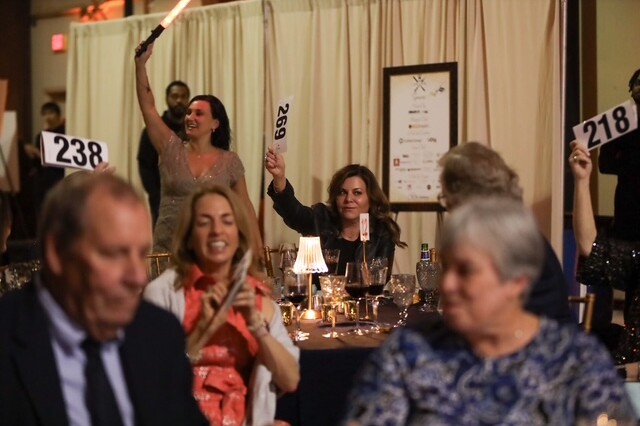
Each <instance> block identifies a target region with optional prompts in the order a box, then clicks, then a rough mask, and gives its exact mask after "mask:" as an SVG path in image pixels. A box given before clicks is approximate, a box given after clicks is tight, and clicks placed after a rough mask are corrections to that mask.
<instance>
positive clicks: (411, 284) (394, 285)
mask: <svg viewBox="0 0 640 426" xmlns="http://www.w3.org/2000/svg"><path fill="white" fill-rule="evenodd" d="M389 287H390V289H391V296H393V302H394V303H395V304H396V306H398V307H399V308H400V309H401V310H400V313H399V314H398V316H399V318H398V322H397V323H396V324H395V326H394V327H404V326H405V325H407V316H408V313H409V306H411V302H413V294H414V293H415V291H416V277H415V275H412V274H393V275H391V280H389Z"/></svg>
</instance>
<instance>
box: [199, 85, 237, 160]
mask: <svg viewBox="0 0 640 426" xmlns="http://www.w3.org/2000/svg"><path fill="white" fill-rule="evenodd" d="M195 101H206V102H208V103H209V106H210V107H211V115H212V116H213V118H215V119H216V120H218V121H219V122H220V126H219V127H218V128H217V129H216V131H215V132H212V133H211V145H213V146H215V147H216V148H220V149H224V150H226V151H228V150H229V147H230V146H231V126H230V125H229V116H228V115H227V110H226V109H224V105H223V104H222V102H221V101H220V99H218V98H216V97H215V96H213V95H197V96H194V97H193V98H191V100H190V101H189V105H191V103H193V102H195Z"/></svg>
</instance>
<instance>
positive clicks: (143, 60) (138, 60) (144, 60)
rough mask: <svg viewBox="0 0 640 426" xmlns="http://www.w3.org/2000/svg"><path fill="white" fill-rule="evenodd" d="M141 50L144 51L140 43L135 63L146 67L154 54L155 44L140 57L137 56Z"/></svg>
mask: <svg viewBox="0 0 640 426" xmlns="http://www.w3.org/2000/svg"><path fill="white" fill-rule="evenodd" d="M140 49H142V43H140V44H139V45H138V46H137V47H136V55H135V61H136V63H137V64H140V65H144V64H146V63H147V61H148V60H149V58H150V57H151V54H152V53H153V43H151V44H149V45H148V46H147V49H146V50H145V51H144V52H142V54H141V55H140V56H137V55H138V52H139V51H140Z"/></svg>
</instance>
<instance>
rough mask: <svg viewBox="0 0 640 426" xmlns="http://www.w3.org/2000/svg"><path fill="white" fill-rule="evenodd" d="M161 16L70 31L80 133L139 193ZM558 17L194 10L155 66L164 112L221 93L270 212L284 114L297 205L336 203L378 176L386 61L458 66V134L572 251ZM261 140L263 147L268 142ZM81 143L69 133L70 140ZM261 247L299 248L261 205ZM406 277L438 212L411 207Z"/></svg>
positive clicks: (318, 1) (550, 0) (324, 7)
mask: <svg viewBox="0 0 640 426" xmlns="http://www.w3.org/2000/svg"><path fill="white" fill-rule="evenodd" d="M160 19H161V16H145V17H142V18H140V17H134V18H128V19H125V20H123V21H118V22H107V23H104V24H92V25H76V26H73V27H72V31H71V36H70V50H69V56H70V62H69V84H68V88H69V91H68V94H69V100H68V104H69V113H68V115H69V132H70V133H71V132H75V134H77V135H80V136H91V137H94V138H96V139H99V140H103V141H105V142H108V143H109V146H110V150H111V162H112V163H114V164H115V165H117V166H118V169H119V170H120V172H121V173H123V174H124V175H126V176H127V177H129V178H130V179H131V180H132V181H134V182H135V183H138V177H137V165H136V161H135V153H136V149H137V143H138V136H139V132H140V130H141V129H142V126H143V125H142V120H141V116H140V113H139V112H138V110H137V104H136V101H135V93H134V80H133V60H132V57H131V56H132V54H133V49H134V47H135V45H136V44H137V43H138V42H139V41H140V40H141V39H143V38H144V37H146V36H147V35H148V33H149V31H150V30H151V29H152V28H153V27H154V26H155V25H157V23H158V22H159V21H160ZM560 35H561V9H560V2H559V1H558V0H527V1H517V2H515V1H513V0H402V1H400V0H305V1H302V0H270V1H264V2H262V1H244V2H239V3H232V4H224V5H218V6H210V7H203V8H197V9H193V10H190V11H187V12H186V13H185V14H184V16H183V17H182V18H181V20H180V21H179V22H178V23H177V24H176V25H175V26H174V27H171V28H170V29H169V30H167V31H166V32H165V33H164V34H163V35H162V36H161V37H160V39H159V40H158V42H157V43H156V45H157V46H156V48H155V50H154V56H153V57H152V60H151V61H150V64H149V65H148V69H149V72H150V78H151V83H152V86H153V90H154V93H155V94H156V99H157V104H158V108H159V109H160V110H162V109H164V96H163V90H164V87H165V86H166V84H167V83H168V82H169V81H171V80H173V79H176V78H179V79H183V80H185V81H186V82H188V83H189V84H190V85H191V89H192V93H194V94H195V93H205V92H206V93H214V94H216V95H218V96H220V97H221V99H222V100H223V102H224V103H225V105H226V106H227V109H228V111H229V115H230V117H231V124H232V129H233V130H234V136H235V140H234V144H233V146H232V149H235V150H237V152H238V153H239V155H240V157H241V158H242V160H243V162H244V164H245V167H246V169H247V182H248V185H249V190H250V193H251V197H252V200H253V201H254V203H255V204H256V208H257V207H258V205H257V203H258V198H259V194H260V193H261V192H262V191H263V190H264V187H266V185H267V184H268V183H269V181H270V179H269V176H268V175H267V176H266V178H267V179H265V182H264V187H262V186H261V184H260V183H261V178H262V175H263V168H262V155H263V149H264V146H267V145H268V144H270V143H271V142H272V135H273V121H274V118H275V115H274V109H275V106H276V105H277V103H278V101H279V100H280V99H282V98H284V97H286V96H290V95H291V96H293V97H294V99H293V103H292V110H291V114H290V118H289V123H288V129H287V132H288V133H287V136H288V145H289V149H288V152H287V153H286V155H285V158H286V164H287V168H286V173H287V177H288V178H289V180H290V181H291V182H292V184H293V185H294V188H295V190H296V194H297V196H298V198H299V199H300V201H302V202H303V203H305V204H312V203H315V202H320V201H324V200H326V198H327V194H326V187H327V185H328V184H329V180H330V178H331V175H332V174H333V172H334V171H335V170H337V169H338V168H339V167H342V166H343V165H345V164H348V163H362V164H365V165H367V166H368V167H370V168H371V169H372V170H373V171H374V172H375V173H376V175H377V176H378V177H379V178H380V180H381V178H382V120H383V117H382V78H383V77H382V72H383V68H384V67H390V66H404V65H414V64H424V63H437V62H453V61H455V62H458V93H459V96H458V99H459V101H458V135H459V140H460V142H464V141H469V140H475V141H479V142H482V143H486V144H488V145H490V146H492V147H493V148H495V149H496V150H498V151H499V152H500V153H501V154H502V155H503V156H504V157H505V158H506V160H507V162H508V163H509V164H510V165H511V166H512V167H514V168H515V170H516V171H517V172H518V173H519V174H520V176H521V180H522V185H523V187H524V191H525V201H526V203H527V204H528V205H530V206H532V207H533V208H534V210H535V212H536V214H537V217H538V218H539V221H540V226H541V229H542V230H543V232H544V233H545V234H546V235H547V236H551V237H552V242H553V243H554V246H555V247H556V249H559V248H560V243H561V240H560V238H561V232H562V205H561V200H562V198H561V191H562V162H563V160H562V156H563V154H562V143H561V128H560V122H561V121H560V120H561V108H560V94H561V87H560V82H561V78H560V76H561V72H560V59H561V55H562V50H561V37H560ZM263 132H264V135H265V137H264V139H263V136H262V135H263ZM72 134H73V133H72ZM264 204H265V205H264V232H265V235H264V240H265V243H266V244H268V245H270V246H272V247H274V246H275V247H277V246H278V245H279V244H280V243H282V242H294V241H297V239H298V235H297V233H295V232H294V231H291V230H290V229H288V228H287V227H286V226H285V225H284V223H283V222H282V220H281V219H280V218H279V217H278V216H277V215H276V214H275V213H274V212H273V210H272V209H271V204H272V203H271V200H270V199H268V197H267V199H266V200H265V201H264ZM398 222H399V224H400V226H401V227H402V238H403V239H404V240H405V241H406V242H407V243H408V244H409V248H408V249H406V250H397V251H396V264H395V265H394V270H395V271H401V272H411V271H413V269H414V265H415V261H416V259H417V257H418V253H419V247H420V243H421V242H423V241H427V242H429V243H431V244H434V243H436V242H437V241H436V228H437V226H436V214H435V213H405V212H403V213H400V214H399V215H398Z"/></svg>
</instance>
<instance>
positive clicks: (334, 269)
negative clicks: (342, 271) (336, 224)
mask: <svg viewBox="0 0 640 426" xmlns="http://www.w3.org/2000/svg"><path fill="white" fill-rule="evenodd" d="M322 256H323V257H324V263H326V264H327V269H328V273H329V274H337V273H338V261H339V260H340V249H322Z"/></svg>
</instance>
